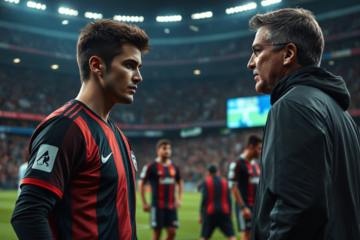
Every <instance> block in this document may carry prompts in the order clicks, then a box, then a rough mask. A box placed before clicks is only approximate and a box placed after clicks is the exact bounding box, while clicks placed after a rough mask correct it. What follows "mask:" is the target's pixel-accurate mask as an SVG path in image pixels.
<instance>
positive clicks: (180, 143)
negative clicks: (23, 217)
mask: <svg viewBox="0 0 360 240" xmlns="http://www.w3.org/2000/svg"><path fill="white" fill-rule="evenodd" d="M254 133H255V134H259V135H262V128H249V129H242V130H238V131H236V132H232V133H229V134H228V135H220V134H218V135H205V136H199V137H194V138H186V139H181V138H176V139H171V145H172V157H171V161H172V162H174V163H175V164H177V165H178V166H180V169H181V173H182V177H183V179H184V180H185V181H187V182H197V181H199V180H201V179H203V177H204V176H205V173H206V167H207V166H208V165H209V164H211V163H212V164H217V165H218V166H219V169H220V172H221V174H222V175H223V176H226V175H227V171H228V165H229V164H230V162H231V161H233V160H234V159H235V158H236V157H237V156H238V155H239V154H240V153H241V151H242V150H243V149H244V144H245V140H246V137H247V135H248V134H254ZM29 139H30V136H25V135H16V134H5V133H1V134H0V189H9V188H16V186H17V184H18V182H17V181H18V168H19V166H20V165H21V164H22V163H23V162H24V161H26V160H27V150H28V142H29ZM130 141H131V145H132V149H133V151H134V153H135V155H136V159H137V162H138V169H139V171H141V169H142V168H143V166H144V165H145V164H148V163H150V162H151V161H154V160H155V158H156V156H157V155H156V149H155V145H156V141H157V140H155V139H149V138H148V139H130Z"/></svg>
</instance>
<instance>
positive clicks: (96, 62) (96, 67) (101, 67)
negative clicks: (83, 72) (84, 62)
mask: <svg viewBox="0 0 360 240" xmlns="http://www.w3.org/2000/svg"><path fill="white" fill-rule="evenodd" d="M89 66H90V70H91V72H93V73H94V74H96V75H98V76H102V73H103V72H105V71H106V69H105V68H106V66H105V64H104V63H103V61H102V60H101V58H99V57H97V56H92V57H91V58H90V59H89Z"/></svg>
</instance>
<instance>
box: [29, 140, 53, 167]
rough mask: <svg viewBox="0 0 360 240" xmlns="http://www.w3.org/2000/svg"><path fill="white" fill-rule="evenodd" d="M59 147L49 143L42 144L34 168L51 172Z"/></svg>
mask: <svg viewBox="0 0 360 240" xmlns="http://www.w3.org/2000/svg"><path fill="white" fill-rule="evenodd" d="M58 150H59V148H58V147H55V146H51V145H48V144H42V145H41V146H40V147H39V150H38V152H37V154H36V157H35V161H34V164H33V166H32V168H33V169H37V170H41V171H44V172H51V171H52V169H53V167H54V163H55V158H56V155H57V152H58Z"/></svg>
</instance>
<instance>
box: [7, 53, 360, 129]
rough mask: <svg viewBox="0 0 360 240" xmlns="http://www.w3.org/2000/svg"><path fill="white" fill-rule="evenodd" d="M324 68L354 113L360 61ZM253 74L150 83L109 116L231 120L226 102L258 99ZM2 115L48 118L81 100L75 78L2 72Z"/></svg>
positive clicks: (148, 120)
mask: <svg viewBox="0 0 360 240" xmlns="http://www.w3.org/2000/svg"><path fill="white" fill-rule="evenodd" d="M333 64H334V65H329V62H323V66H324V67H325V68H326V69H328V70H329V71H330V72H332V73H334V74H335V75H340V76H342V77H343V78H344V80H345V81H346V83H347V86H348V89H349V91H350V93H351V95H352V104H351V107H350V109H351V110H353V109H358V108H360V86H359V84H360V69H359V67H358V66H359V65H360V58H359V57H351V58H348V59H345V60H334V61H333ZM252 79H253V76H252V72H251V71H248V72H246V73H244V74H242V75H241V76H226V77H224V78H222V79H219V78H204V79H198V80H196V81H194V80H193V79H185V80H182V81H179V80H174V81H171V82H169V81H163V80H146V81H144V82H142V83H140V85H139V88H138V90H137V94H136V95H135V101H134V103H133V104H131V105H117V106H116V107H115V109H114V110H113V111H112V113H111V115H110V117H111V119H112V120H113V121H114V122H117V123H130V124H135V123H138V124H166V123H190V122H205V121H214V120H223V119H226V100H227V99H229V98H237V97H245V96H254V95H257V93H256V91H255V89H254V85H255V82H254V81H253V80H252ZM0 85H1V87H0V110H6V111H14V112H27V113H35V114H44V115H48V114H50V113H51V112H52V111H54V110H55V109H57V108H59V107H61V106H62V105H63V104H64V103H66V102H67V101H68V100H70V99H73V98H75V97H76V96H77V92H78V90H79V88H80V80H79V79H78V78H76V77H74V76H69V75H63V74H58V73H53V72H46V71H39V70H33V69H31V70H29V69H25V68H19V67H9V66H2V67H0Z"/></svg>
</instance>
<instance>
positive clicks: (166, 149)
mask: <svg viewBox="0 0 360 240" xmlns="http://www.w3.org/2000/svg"><path fill="white" fill-rule="evenodd" d="M157 154H158V156H159V157H161V158H170V156H171V146H170V144H163V145H161V146H160V148H159V149H158V150H157Z"/></svg>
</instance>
